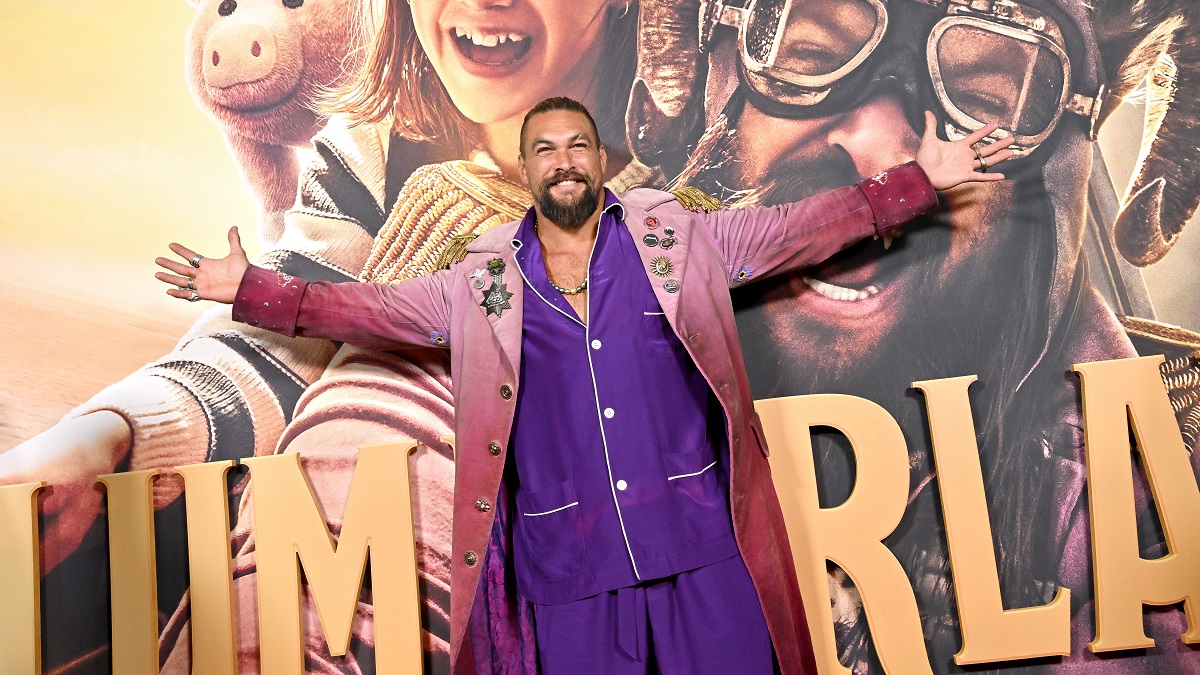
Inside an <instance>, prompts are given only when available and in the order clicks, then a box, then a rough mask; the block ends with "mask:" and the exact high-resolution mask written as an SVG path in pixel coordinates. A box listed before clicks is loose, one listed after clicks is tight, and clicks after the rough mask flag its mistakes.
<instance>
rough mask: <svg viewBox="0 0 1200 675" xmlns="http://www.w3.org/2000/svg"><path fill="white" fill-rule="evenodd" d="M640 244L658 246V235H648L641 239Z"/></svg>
mask: <svg viewBox="0 0 1200 675" xmlns="http://www.w3.org/2000/svg"><path fill="white" fill-rule="evenodd" d="M642 243H643V244H645V245H647V246H658V235H656V234H648V235H646V236H644V237H642Z"/></svg>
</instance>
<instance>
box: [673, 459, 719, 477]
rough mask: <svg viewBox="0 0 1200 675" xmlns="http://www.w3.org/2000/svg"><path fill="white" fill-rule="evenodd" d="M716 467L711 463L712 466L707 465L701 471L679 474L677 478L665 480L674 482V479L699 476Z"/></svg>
mask: <svg viewBox="0 0 1200 675" xmlns="http://www.w3.org/2000/svg"><path fill="white" fill-rule="evenodd" d="M716 465H717V463H716V462H713V463H712V464H709V465H708V466H706V467H704V468H703V469H700V470H699V471H694V472H692V473H681V474H679V475H678V476H670V477H668V478H667V480H675V479H676V478H691V477H692V476H699V475H700V474H702V473H704V472H705V471H708V470H709V469H711V468H713V467H714V466H716Z"/></svg>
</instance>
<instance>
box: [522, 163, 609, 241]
mask: <svg viewBox="0 0 1200 675" xmlns="http://www.w3.org/2000/svg"><path fill="white" fill-rule="evenodd" d="M561 180H577V181H580V182H581V183H583V194H582V195H580V197H579V198H578V199H574V200H571V201H568V202H560V201H558V200H557V199H555V198H554V196H553V195H551V194H550V185H551V184H552V183H554V182H557V181H561ZM537 203H538V208H539V210H541V212H542V215H543V216H545V217H546V219H547V220H549V221H550V222H552V223H554V224H555V225H558V226H559V227H561V228H563V229H564V230H577V229H579V228H580V227H581V226H582V225H583V224H584V223H586V222H587V219H588V218H590V217H591V216H592V214H593V213H595V212H596V208H597V207H599V206H600V190H599V188H597V187H596V184H595V183H593V182H592V181H590V180H588V179H587V178H584V177H583V176H579V175H571V176H566V177H564V176H556V177H554V178H553V179H551V180H549V181H547V182H546V183H543V184H542V192H541V194H539V195H538V197H537Z"/></svg>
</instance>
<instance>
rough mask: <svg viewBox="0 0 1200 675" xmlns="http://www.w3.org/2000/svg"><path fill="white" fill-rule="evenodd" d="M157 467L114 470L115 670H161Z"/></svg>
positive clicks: (109, 481)
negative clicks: (156, 562)
mask: <svg viewBox="0 0 1200 675" xmlns="http://www.w3.org/2000/svg"><path fill="white" fill-rule="evenodd" d="M158 473H159V471H158V469H148V470H146V471H130V472H128V473H110V474H106V475H103V476H97V477H96V480H97V481H99V482H100V483H103V484H104V487H105V488H107V490H108V565H109V592H110V593H111V594H112V663H113V672H115V673H131V674H134V675H139V674H141V673H146V674H147V675H157V673H158V572H157V570H156V569H155V567H154V499H153V496H152V494H151V489H152V487H153V483H154V478H155V476H157V475H158Z"/></svg>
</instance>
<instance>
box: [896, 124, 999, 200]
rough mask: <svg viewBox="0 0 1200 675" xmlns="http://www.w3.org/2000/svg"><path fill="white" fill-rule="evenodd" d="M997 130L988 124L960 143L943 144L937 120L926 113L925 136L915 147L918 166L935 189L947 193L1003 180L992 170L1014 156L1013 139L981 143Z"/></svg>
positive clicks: (994, 126)
mask: <svg viewBox="0 0 1200 675" xmlns="http://www.w3.org/2000/svg"><path fill="white" fill-rule="evenodd" d="M997 128H999V127H998V126H997V125H996V124H989V125H987V126H986V127H984V128H982V129H980V130H979V131H976V132H975V133H973V134H971V135H970V136H967V137H966V138H964V139H962V140H960V141H943V140H942V139H940V138H938V137H937V118H936V117H934V116H933V113H931V112H929V111H928V110H926V111H925V135H924V136H922V137H921V146H920V147H919V148H917V164H919V165H920V166H921V168H922V169H924V170H925V175H927V176H929V182H930V183H933V187H934V189H937V190H949V189H950V188H952V187H956V186H958V185H961V184H963V183H981V182H990V181H997V180H1004V174H1002V173H996V172H995V171H993V170H992V167H994V166H996V165H997V164H999V163H1000V162H1003V161H1004V160H1006V159H1008V158H1010V157H1012V156H1013V151H1012V150H1006V149H1005V148H1007V147H1008V146H1010V145H1012V143H1013V138H1012V136H1009V137H1007V138H1004V139H1002V140H999V141H996V142H995V143H983V142H982V141H983V139H985V138H987V136H988V134H990V133H992V132H993V131H995V130H996V129H997Z"/></svg>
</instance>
